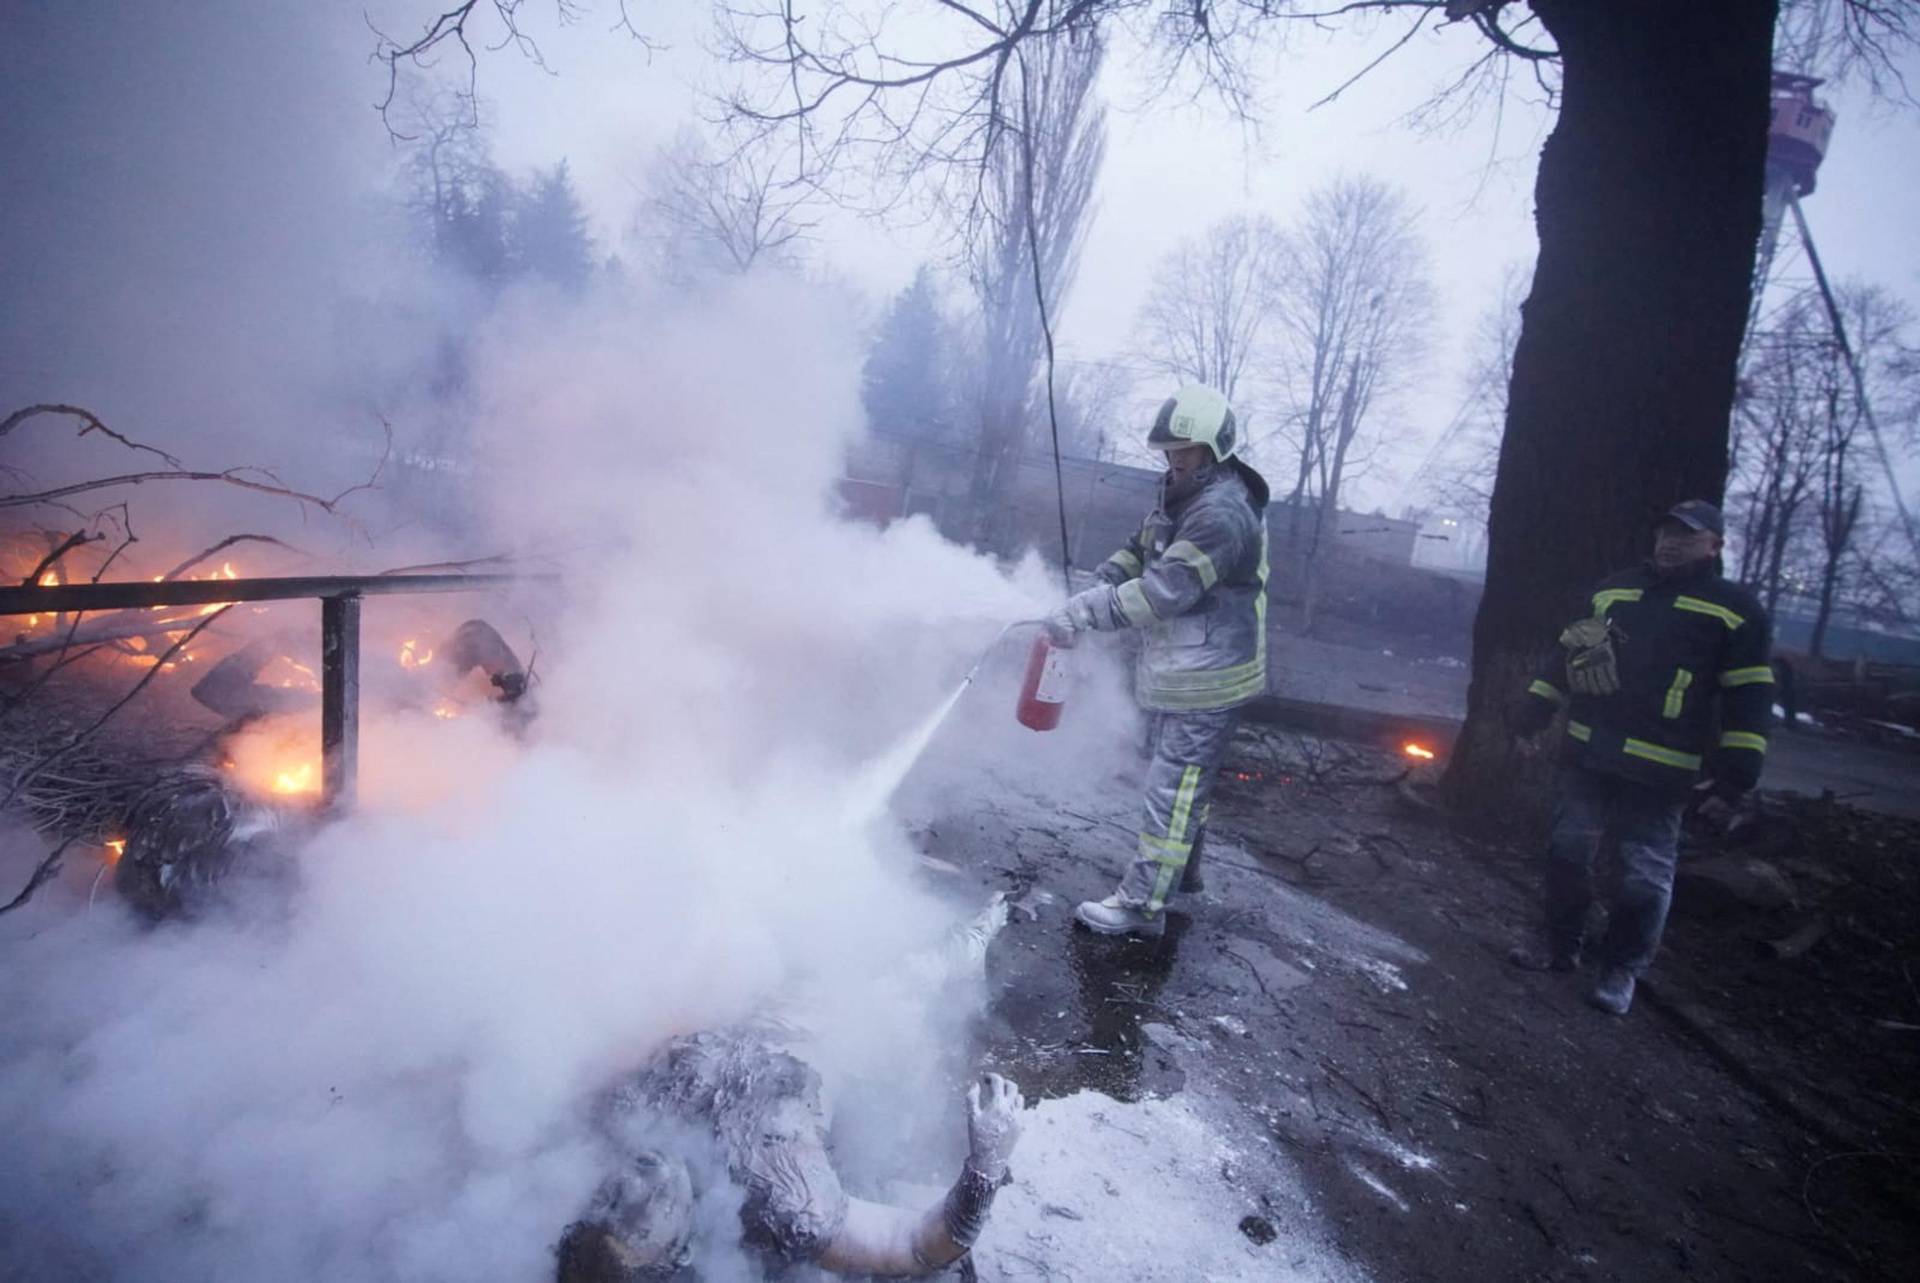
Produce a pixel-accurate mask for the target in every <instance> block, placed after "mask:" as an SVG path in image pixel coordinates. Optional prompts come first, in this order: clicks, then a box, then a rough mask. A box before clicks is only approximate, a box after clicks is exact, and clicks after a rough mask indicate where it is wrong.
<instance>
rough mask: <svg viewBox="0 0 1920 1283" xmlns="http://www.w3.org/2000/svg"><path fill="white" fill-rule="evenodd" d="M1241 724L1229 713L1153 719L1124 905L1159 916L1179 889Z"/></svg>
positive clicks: (1233, 711) (1122, 882) (1122, 889)
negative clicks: (1137, 841)
mask: <svg viewBox="0 0 1920 1283" xmlns="http://www.w3.org/2000/svg"><path fill="white" fill-rule="evenodd" d="M1239 720H1240V713H1239V710H1238V709H1232V708H1228V709H1221V710H1219V711H1217V712H1207V713H1160V714H1158V715H1156V716H1155V718H1154V725H1153V732H1152V736H1153V758H1152V760H1151V761H1150V762H1149V763H1148V764H1147V786H1146V798H1145V807H1144V810H1145V815H1144V817H1143V819H1142V822H1141V827H1140V847H1139V850H1138V852H1137V853H1136V854H1135V856H1134V858H1133V863H1132V864H1130V865H1128V866H1127V872H1126V875H1125V876H1124V877H1122V878H1121V879H1120V890H1119V899H1120V902H1121V903H1122V904H1125V905H1128V906H1130V907H1132V908H1137V909H1145V910H1146V911H1147V912H1148V913H1158V912H1160V911H1161V910H1162V909H1164V908H1166V905H1167V897H1169V896H1170V895H1172V894H1173V893H1174V892H1175V891H1177V890H1178V889H1179V887H1180V877H1181V874H1183V873H1184V872H1185V871H1186V867H1187V860H1188V859H1189V858H1190V857H1192V856H1193V855H1194V853H1195V851H1196V849H1197V848H1198V846H1199V844H1200V840H1201V836H1202V834H1203V833H1204V832H1205V830H1206V824H1207V812H1208V809H1209V803H1210V799H1211V798H1212V796H1213V781H1214V777H1215V776H1217V775H1218V774H1219V772H1220V762H1221V759H1223V758H1224V757H1226V755H1227V744H1228V742H1229V741H1231V740H1232V739H1233V728H1234V726H1235V725H1236V724H1237V723H1238V722H1239Z"/></svg>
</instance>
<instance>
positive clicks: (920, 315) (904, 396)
mask: <svg viewBox="0 0 1920 1283" xmlns="http://www.w3.org/2000/svg"><path fill="white" fill-rule="evenodd" d="M950 349H951V337H950V334H949V330H948V326H947V322H946V318H945V317H943V316H942V315H941V314H940V298H939V291H938V289H937V288H936V286H935V284H934V279H933V272H932V271H931V270H930V269H929V268H927V267H925V266H922V267H921V269H920V270H919V271H918V272H916V273H915V274H914V277H913V283H912V284H910V285H908V286H907V287H906V288H905V289H903V290H901V291H900V293H899V294H898V295H897V296H896V297H895V298H894V300H893V302H892V303H891V304H889V305H888V307H887V313H886V316H885V317H883V318H882V319H881V322H880V327H879V330H878V332H877V333H876V334H875V335H874V341H873V346H872V348H870V349H869V350H868V352H867V362H866V367H865V369H864V371H863V373H862V378H861V399H862V400H863V401H864V402H865V405H866V410H867V423H868V424H869V426H871V427H872V428H873V430H874V431H876V432H886V433H892V434H896V435H904V436H913V437H919V438H922V439H927V440H951V439H952V438H953V436H954V432H955V428H956V424H955V417H956V416H955V413H954V410H955V404H954V402H955V397H954V389H953V380H952V377H951V371H952V364H951V361H950V360H949V355H948V354H949V351H950Z"/></svg>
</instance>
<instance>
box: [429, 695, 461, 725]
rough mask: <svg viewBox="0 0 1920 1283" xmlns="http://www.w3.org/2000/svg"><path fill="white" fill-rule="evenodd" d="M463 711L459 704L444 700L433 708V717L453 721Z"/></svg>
mask: <svg viewBox="0 0 1920 1283" xmlns="http://www.w3.org/2000/svg"><path fill="white" fill-rule="evenodd" d="M463 711H464V710H463V709H462V708H461V707H460V705H459V704H457V703H455V702H454V701H453V700H450V699H443V700H441V701H440V702H439V703H438V704H435V705H434V706H433V715H434V716H435V717H438V718H440V719H441V720H442V721H451V720H453V719H454V718H456V717H458V716H460V714H461V713H462V712H463Z"/></svg>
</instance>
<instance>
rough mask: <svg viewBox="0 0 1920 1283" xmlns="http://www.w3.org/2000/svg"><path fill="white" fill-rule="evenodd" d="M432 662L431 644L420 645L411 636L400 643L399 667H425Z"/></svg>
mask: <svg viewBox="0 0 1920 1283" xmlns="http://www.w3.org/2000/svg"><path fill="white" fill-rule="evenodd" d="M432 662H433V648H432V647H431V646H422V645H421V644H420V643H419V642H418V641H416V640H414V639H413V638H411V637H409V638H407V640H406V641H404V642H402V643H400V667H402V668H425V667H426V666H427V665H428V664H431V663H432Z"/></svg>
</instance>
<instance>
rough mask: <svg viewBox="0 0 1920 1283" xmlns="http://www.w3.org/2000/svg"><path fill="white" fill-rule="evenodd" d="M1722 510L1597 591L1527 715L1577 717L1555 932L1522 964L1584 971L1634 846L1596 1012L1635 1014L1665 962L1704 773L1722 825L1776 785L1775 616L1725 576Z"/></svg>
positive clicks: (1681, 513) (1526, 705)
mask: <svg viewBox="0 0 1920 1283" xmlns="http://www.w3.org/2000/svg"><path fill="white" fill-rule="evenodd" d="M1724 530H1725V526H1724V523H1723V521H1722V518H1721V515H1720V510H1719V509H1718V508H1715V507H1714V506H1713V505H1712V504H1710V503H1706V502H1704V501H1702V500H1698V499H1689V500H1687V501H1686V502H1685V503H1681V504H1678V505H1676V506H1675V507H1674V508H1673V509H1672V510H1671V511H1670V512H1668V513H1667V515H1666V516H1665V517H1664V518H1663V519H1662V520H1661V521H1660V523H1659V525H1658V526H1657V527H1656V531H1655V536H1654V550H1653V558H1652V560H1650V561H1649V562H1647V563H1645V564H1643V565H1641V566H1638V567H1635V568H1634V569H1632V570H1626V571H1622V572H1621V573H1619V574H1617V575H1612V576H1610V577H1608V578H1607V579H1605V580H1603V581H1601V583H1600V584H1599V585H1598V586H1597V587H1596V588H1595V589H1594V591H1593V593H1592V596H1591V598H1590V601H1591V605H1592V611H1593V613H1592V615H1591V616H1590V617H1588V618H1585V619H1581V620H1579V621H1577V622H1575V623H1573V624H1571V625H1569V626H1568V627H1567V629H1566V630H1565V631H1564V632H1563V633H1562V634H1561V635H1560V644H1561V650H1560V651H1558V652H1556V653H1555V654H1554V655H1553V656H1551V657H1550V658H1549V660H1548V661H1547V662H1546V663H1545V664H1544V665H1543V666H1542V667H1541V668H1540V670H1539V671H1538V673H1537V674H1536V675H1535V677H1534V680H1533V683H1532V684H1531V685H1530V686H1528V688H1527V694H1526V697H1525V699H1524V701H1523V703H1522V705H1521V707H1520V709H1519V710H1518V712H1517V713H1516V716H1515V729H1516V730H1517V731H1519V733H1520V734H1522V735H1535V734H1538V733H1539V732H1540V731H1541V730H1543V729H1545V728H1546V726H1547V725H1548V723H1550V722H1551V721H1552V720H1553V717H1554V714H1555V713H1556V712H1558V711H1560V710H1561V709H1563V708H1564V709H1565V710H1566V713H1567V727H1566V744H1565V749H1564V751H1563V754H1562V758H1563V769H1562V772H1561V777H1560V791H1559V797H1558V799H1557V805H1556V808H1555V814H1554V821H1553V836H1552V838H1551V840H1550V842H1549V844H1548V849H1547V867H1546V888H1545V890H1546V896H1545V899H1546V924H1545V925H1546V931H1545V939H1544V940H1543V941H1542V942H1541V943H1540V944H1536V945H1525V946H1522V947H1520V948H1517V949H1515V950H1514V951H1513V953H1512V955H1511V958H1512V961H1513V962H1514V963H1515V964H1516V965H1518V966H1523V967H1527V968H1529V969H1533V970H1542V971H1546V970H1551V971H1572V970H1574V969H1576V968H1577V967H1578V966H1579V964H1580V951H1581V946H1582V943H1583V940H1582V936H1583V932H1584V930H1585V926H1586V918H1587V909H1588V906H1589V904H1590V903H1591V900H1592V889H1591V874H1592V867H1593V857H1594V853H1595V851H1596V849H1597V848H1598V846H1599V844H1600V838H1601V835H1602V834H1603V833H1608V834H1611V835H1613V836H1614V837H1615V838H1616V839H1617V841H1618V842H1619V846H1620V858H1621V866H1622V869H1621V880H1620V891H1619V894H1618V896H1617V897H1616V899H1615V901H1614V903H1613V907H1612V910H1611V912H1610V914H1609V917H1608V924H1607V933H1606V936H1605V938H1604V939H1603V940H1602V941H1601V942H1600V964H1601V972H1600V977H1599V980H1598V982H1597V983H1596V984H1595V986H1594V989H1593V991H1592V999H1593V1003H1594V1005H1595V1006H1597V1007H1600V1008H1601V1009H1602V1010H1605V1011H1609V1012H1612V1013H1613V1014H1615V1015H1624V1014H1626V1011H1627V1009H1628V1007H1630V1006H1631V1005H1632V1003H1633V988H1634V980H1635V978H1636V977H1638V976H1639V975H1640V974H1641V973H1642V972H1644V971H1645V970H1646V968H1647V966H1648V964H1649V963H1651V962H1652V961H1653V955H1654V953H1655V951H1656V950H1657V949H1658V948H1659V947H1660V934H1661V931H1662V930H1663V929H1664V928H1665V926H1666V920H1667V905H1668V903H1669V901H1670V900H1671V899H1672V896H1673V873H1674V859H1675V847H1676V844H1677V842H1678V840H1679V835H1680V818H1681V812H1682V811H1683V810H1684V808H1685V806H1686V802H1687V799H1688V797H1689V795H1690V794H1691V792H1692V791H1693V789H1694V787H1695V784H1696V782H1697V781H1698V780H1699V779H1700V777H1701V775H1702V772H1703V771H1704V773H1705V775H1706V778H1707V780H1708V781H1709V785H1710V790H1711V792H1710V795H1709V797H1708V799H1707V800H1706V802H1705V803H1704V804H1703V806H1702V810H1703V812H1704V813H1706V814H1709V815H1716V814H1717V815H1728V814H1731V811H1732V808H1733V806H1734V804H1736V803H1737V802H1738V800H1739V799H1740V798H1741V797H1742V796H1744V795H1745V793H1746V792H1747V790H1749V789H1751V788H1752V787H1753V786H1754V785H1755V784H1756V783H1757V782H1758V781H1759V778H1760V768H1761V764H1762V763H1763V762H1764V761H1765V758H1766V751H1767V731H1768V727H1769V725H1770V724H1771V722H1772V714H1773V671H1772V669H1771V668H1770V667H1769V665H1768V659H1769V654H1768V652H1769V650H1770V648H1771V639H1770V635H1769V634H1770V628H1769V624H1768V621H1767V616H1766V612H1765V611H1764V610H1763V609H1762V608H1761V606H1760V603H1759V602H1758V601H1757V600H1755V598H1754V597H1753V595H1752V594H1751V593H1749V592H1748V591H1747V590H1746V589H1744V588H1742V587H1740V586H1739V585H1738V584H1734V583H1730V582H1728V581H1727V580H1726V579H1724V578H1722V577H1721V575H1720V573H1719V564H1718V563H1719V554H1720V548H1721V545H1722V542H1723V533H1724Z"/></svg>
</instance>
